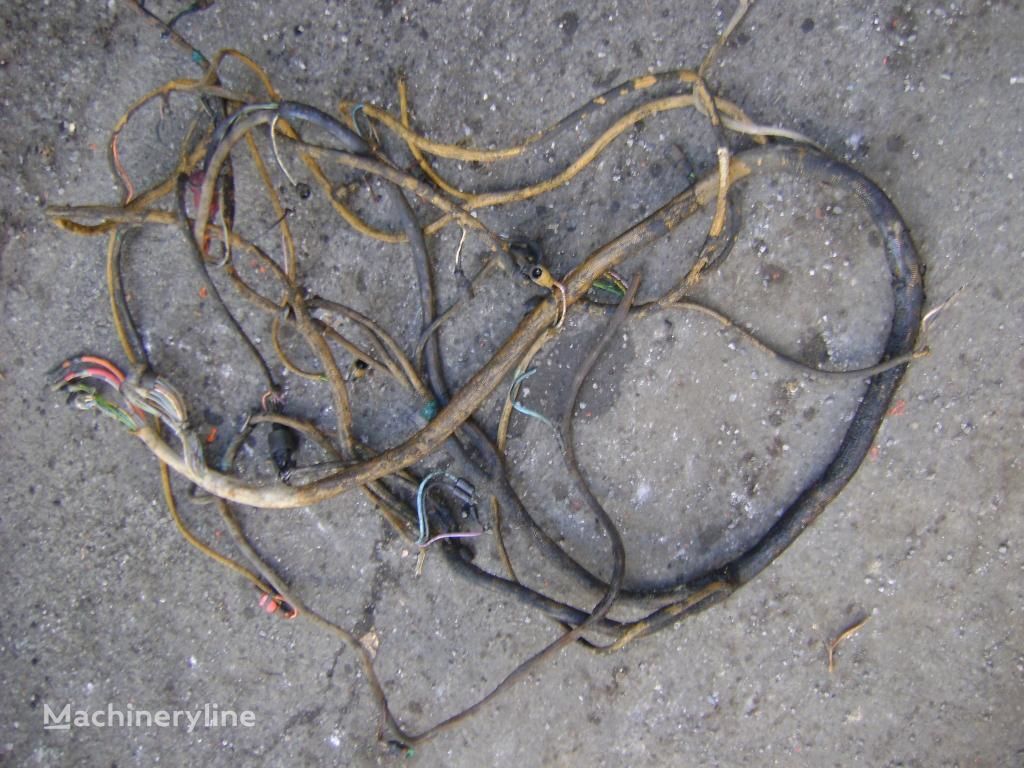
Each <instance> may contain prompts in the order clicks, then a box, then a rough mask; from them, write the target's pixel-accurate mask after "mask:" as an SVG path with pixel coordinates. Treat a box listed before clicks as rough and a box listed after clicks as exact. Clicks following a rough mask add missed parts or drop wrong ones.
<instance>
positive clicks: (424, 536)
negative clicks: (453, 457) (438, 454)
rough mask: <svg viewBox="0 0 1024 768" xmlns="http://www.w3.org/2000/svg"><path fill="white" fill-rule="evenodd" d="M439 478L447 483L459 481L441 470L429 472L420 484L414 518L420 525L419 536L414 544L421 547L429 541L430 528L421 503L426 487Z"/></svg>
mask: <svg viewBox="0 0 1024 768" xmlns="http://www.w3.org/2000/svg"><path fill="white" fill-rule="evenodd" d="M439 477H440V478H444V479H445V480H447V481H448V482H449V483H457V482H458V480H459V478H457V477H455V476H454V475H451V474H449V473H447V472H445V471H444V470H443V469H439V470H437V471H436V472H431V473H430V474H429V475H427V476H426V477H424V478H423V480H422V481H421V482H420V487H419V490H417V491H416V517H417V519H418V520H419V524H420V536H419V538H418V539H416V543H417V544H419V545H420V546H421V547H422V546H423V545H425V544H426V543H427V541H429V539H430V526H429V524H428V523H427V508H426V506H425V505H424V504H423V502H424V500H425V499H426V495H427V487H428V486H429V485H430V484H431V483H433V482H434V481H435V480H436V479H437V478H439Z"/></svg>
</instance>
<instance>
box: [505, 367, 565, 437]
mask: <svg viewBox="0 0 1024 768" xmlns="http://www.w3.org/2000/svg"><path fill="white" fill-rule="evenodd" d="M536 372H537V369H536V368H531V369H530V370H528V371H527V372H526V373H523V374H520V375H519V376H517V377H516V379H515V381H513V382H512V386H511V387H509V388H508V399H509V400H511V401H512V407H513V408H515V409H516V410H517V411H519V412H520V413H521V414H523V415H524V416H529V417H530V418H531V419H538V420H539V421H543V422H544V423H545V424H547V425H548V426H549V427H551V429H553V430H554V431H555V433H556V434H557V433H558V428H557V427H556V426H555V424H554V422H552V421H551V419H549V418H548V417H547V416H545V415H544V414H542V413H537V412H536V411H531V410H530V409H529V408H527V407H526V406H525V405H520V404H519V403H518V402H517V401H516V395H518V394H519V387H520V386H522V383H523V382H524V381H526V380H527V379H528V378H530V377H531V376H533V374H535V373H536Z"/></svg>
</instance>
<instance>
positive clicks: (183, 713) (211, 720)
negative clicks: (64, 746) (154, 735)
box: [43, 702, 256, 733]
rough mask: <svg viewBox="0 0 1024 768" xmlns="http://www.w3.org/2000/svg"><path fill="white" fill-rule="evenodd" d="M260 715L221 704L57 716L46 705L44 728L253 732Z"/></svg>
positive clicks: (65, 709)
mask: <svg viewBox="0 0 1024 768" xmlns="http://www.w3.org/2000/svg"><path fill="white" fill-rule="evenodd" d="M255 725H256V713H255V712H253V711H251V710H248V709H244V710H242V711H241V712H237V711H235V710H233V709H221V708H220V707H219V706H218V705H217V704H204V705H203V706H202V708H200V709H137V708H136V707H135V706H133V705H132V704H125V705H124V706H123V707H119V706H117V705H115V704H114V703H113V702H111V703H108V704H107V706H106V708H105V709H93V710H88V709H74V710H73V709H71V705H70V704H65V705H64V707H63V709H61V710H60V711H59V712H55V711H54V710H53V709H51V708H50V705H49V704H43V728H44V729H45V730H47V731H70V730H71V729H72V728H184V729H185V730H186V731H187V732H188V733H192V731H194V730H195V729H196V728H237V727H239V726H241V727H242V728H252V727H253V726H255Z"/></svg>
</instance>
